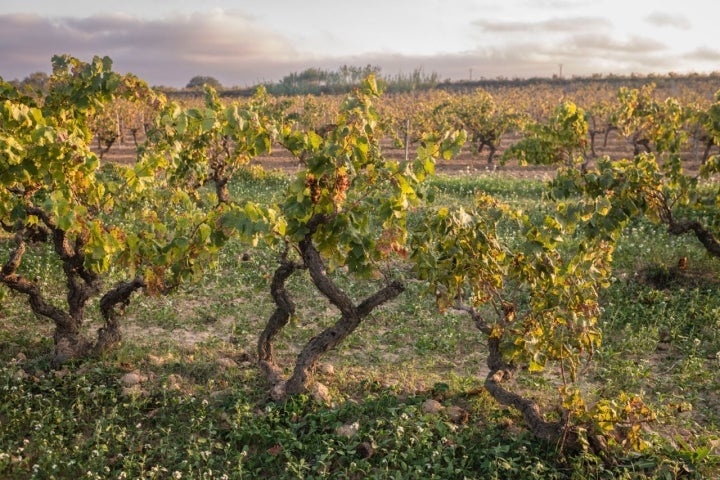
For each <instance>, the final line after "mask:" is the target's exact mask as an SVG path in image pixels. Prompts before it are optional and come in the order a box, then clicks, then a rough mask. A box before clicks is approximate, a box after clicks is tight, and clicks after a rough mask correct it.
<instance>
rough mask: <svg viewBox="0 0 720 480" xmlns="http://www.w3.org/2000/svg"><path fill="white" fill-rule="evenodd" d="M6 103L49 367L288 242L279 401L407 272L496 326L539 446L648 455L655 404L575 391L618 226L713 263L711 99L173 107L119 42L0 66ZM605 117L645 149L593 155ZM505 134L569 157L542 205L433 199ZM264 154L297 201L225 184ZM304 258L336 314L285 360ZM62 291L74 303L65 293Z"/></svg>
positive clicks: (493, 352) (498, 356)
mask: <svg viewBox="0 0 720 480" xmlns="http://www.w3.org/2000/svg"><path fill="white" fill-rule="evenodd" d="M0 101H1V102H2V105H1V106H0V226H1V227H2V232H4V233H0V247H1V249H2V253H1V254H0V255H2V256H1V257H0V262H2V269H1V270H0V283H2V285H3V286H4V287H3V288H2V289H1V290H0V298H3V297H4V296H8V295H14V296H22V297H24V298H26V299H27V301H28V306H29V308H30V310H31V311H32V312H33V313H34V314H36V315H38V316H40V317H43V318H46V319H47V320H48V321H49V322H51V323H52V324H53V325H54V345H55V350H54V353H53V362H54V363H55V364H62V363H65V362H68V361H69V360H73V359H81V358H84V357H87V356H89V355H97V354H102V353H103V352H105V351H106V350H108V349H110V348H112V347H113V346H115V345H116V344H117V343H118V342H119V341H120V339H121V338H122V328H121V322H122V318H123V316H122V314H123V311H124V310H125V309H126V308H128V307H129V306H130V304H131V300H132V298H133V295H136V294H147V295H150V296H156V295H164V294H168V293H169V292H171V291H172V290H173V289H174V288H176V287H177V286H178V285H181V284H183V283H185V282H190V281H193V280H194V279H196V278H198V277H200V276H202V275H203V274H204V272H206V271H207V270H208V268H212V265H213V261H214V260H215V259H216V258H217V254H218V252H219V251H221V249H222V248H223V246H224V245H225V244H226V243H227V242H228V241H229V240H231V239H235V240H236V239H240V240H242V241H245V242H247V244H248V248H252V246H253V245H257V244H258V243H263V244H265V245H267V246H268V247H269V248H272V249H273V251H274V252H275V253H276V255H275V261H276V264H275V265H274V267H273V270H274V274H273V276H272V280H271V285H270V292H269V295H270V296H271V297H272V299H273V301H274V305H275V308H274V311H273V313H272V315H271V316H270V318H269V319H268V320H267V323H266V325H265V328H264V330H263V332H262V334H261V335H260V337H259V338H258V341H257V363H258V367H259V368H260V370H261V371H262V372H263V373H264V374H265V376H266V377H267V380H268V386H269V390H270V391H271V392H272V396H273V398H275V399H276V400H282V399H284V398H286V397H287V396H290V395H295V394H298V393H301V392H305V391H307V390H308V389H309V388H311V386H312V384H313V382H314V378H313V373H314V370H315V367H316V365H317V363H318V360H319V358H320V357H321V356H322V355H323V354H325V353H326V352H327V351H329V350H331V349H333V348H334V347H336V346H337V345H338V344H340V343H341V342H343V340H345V339H346V338H347V337H348V336H349V335H351V334H352V333H353V331H354V330H355V329H356V328H357V327H358V326H359V325H360V324H361V323H362V322H363V319H365V318H366V317H368V315H370V314H371V313H372V312H373V311H374V310H375V309H377V308H380V307H381V306H382V305H383V304H386V303H387V302H391V301H392V300H393V299H394V298H396V297H398V296H399V295H402V294H403V292H404V290H405V285H406V284H407V282H408V281H417V282H423V283H424V284H425V285H426V286H427V288H426V291H427V294H428V295H430V296H433V297H434V298H435V299H436V301H437V308H438V311H439V312H442V311H444V310H447V309H455V310H458V311H460V312H465V313H466V314H467V317H468V320H469V321H471V322H473V323H474V325H475V326H476V327H477V329H478V331H479V332H480V333H481V334H482V335H483V337H484V338H485V342H486V346H487V364H488V368H489V373H488V375H487V378H486V379H485V387H486V389H487V391H488V392H489V393H490V394H491V395H492V396H493V397H494V398H495V399H496V400H497V401H498V402H500V403H502V404H504V405H508V406H511V407H513V408H515V409H517V410H518V411H519V412H521V413H522V415H523V417H524V419H525V422H526V425H527V427H528V428H529V429H530V430H531V431H532V432H533V433H535V434H536V435H537V436H539V437H541V438H543V439H545V440H548V441H550V442H553V443H556V444H558V445H561V446H562V447H563V448H565V449H567V450H569V451H577V450H580V449H591V450H593V451H595V452H598V453H607V452H608V451H609V449H612V448H615V447H626V448H633V447H639V446H640V445H641V443H642V441H641V439H640V429H639V427H638V426H639V425H640V424H641V423H642V422H643V421H645V420H647V419H649V418H651V417H652V412H651V411H650V410H649V409H648V408H647V407H645V405H644V404H643V402H642V400H641V399H640V398H639V397H638V396H635V395H623V396H622V397H621V398H613V399H609V398H585V393H584V392H582V391H581V389H580V388H579V387H578V379H579V377H580V376H581V374H582V372H583V370H584V367H585V366H586V365H587V363H588V362H590V361H591V360H592V358H593V353H594V351H595V350H596V349H597V347H598V345H599V343H600V341H601V337H602V332H601V331H600V329H599V327H598V318H599V316H600V314H601V311H602V308H601V300H600V298H601V297H600V293H601V291H602V289H603V288H604V287H606V286H607V285H608V282H609V279H610V277H611V274H612V255H613V249H614V246H615V244H616V242H617V240H618V238H619V237H620V236H621V235H622V233H623V228H624V227H625V226H626V225H627V223H628V222H629V221H630V219H631V218H632V217H635V216H638V215H647V216H649V217H650V218H653V219H656V220H657V221H658V222H663V223H664V224H666V225H667V228H668V231H669V232H670V233H672V234H678V235H679V234H685V233H692V234H694V235H695V236H696V237H697V239H698V240H699V241H700V242H701V243H702V245H704V246H705V247H706V249H707V250H708V252H709V253H710V254H711V255H715V256H720V243H718V240H717V239H716V237H715V236H714V234H713V232H714V229H715V228H716V227H717V225H715V224H705V223H702V222H701V220H700V219H703V218H705V219H706V218H717V216H716V215H714V214H713V213H716V212H717V208H718V203H717V201H718V198H720V197H717V192H716V191H713V190H712V189H707V188H704V187H703V181H704V180H708V179H711V178H712V177H713V175H715V174H716V173H717V170H718V167H719V166H720V160H718V158H719V157H717V156H715V155H713V151H714V150H713V149H714V148H717V146H718V145H719V144H720V98H715V99H708V100H707V101H705V102H704V103H703V102H700V101H693V102H691V103H689V104H681V103H680V101H679V100H678V99H676V98H668V99H667V100H659V99H657V98H656V96H655V95H654V91H653V87H652V86H648V87H647V88H643V89H640V90H629V89H621V90H620V91H619V92H618V94H617V97H616V98H615V99H614V100H607V101H603V102H600V101H598V102H597V103H593V104H592V105H590V106H588V107H586V108H581V107H579V106H577V105H576V104H575V103H573V102H571V101H568V100H560V101H559V102H558V103H556V104H555V106H553V108H551V109H549V110H544V111H540V109H539V105H537V104H536V105H534V104H533V103H527V104H526V105H523V104H521V103H520V102H514V103H513V104H512V105H511V104H510V103H508V102H505V103H501V102H496V101H495V100H494V98H493V96H491V95H490V94H489V93H487V92H485V91H476V92H472V93H469V94H465V95H455V96H450V95H447V94H437V95H436V96H434V97H433V96H431V97H428V98H426V99H425V100H424V101H412V99H411V98H409V97H403V96H398V97H390V98H388V99H384V98H382V96H381V93H380V91H379V89H378V87H377V84H376V82H375V79H374V78H373V77H368V78H367V79H366V80H365V81H364V82H363V84H362V85H361V86H360V87H359V88H358V89H357V90H356V91H355V92H354V94H352V95H349V96H347V97H345V98H342V99H337V98H332V99H331V100H326V99H322V98H321V99H317V98H315V99H313V98H311V97H308V98H301V99H295V100H291V99H278V98H273V97H270V96H269V95H267V94H266V93H265V92H263V91H262V90H260V91H258V92H257V94H256V95H255V96H254V97H252V98H251V99H247V100H243V101H233V102H222V101H221V100H220V99H219V98H218V96H217V95H216V94H215V92H214V91H213V90H212V89H210V88H208V89H206V91H205V97H204V99H203V101H202V103H198V104H195V105H181V104H178V103H176V102H172V101H168V100H167V99H166V98H164V97H163V96H162V95H158V94H156V93H155V92H153V91H152V89H150V88H148V87H147V85H146V84H145V83H144V82H143V81H141V80H139V79H138V78H136V77H135V76H133V75H120V74H118V73H116V72H114V71H113V70H112V64H111V61H110V59H108V58H95V59H93V60H92V61H91V62H90V63H84V62H82V61H80V60H78V59H75V58H72V57H69V56H57V57H55V58H54V59H53V74H52V76H51V80H50V84H49V91H48V93H47V95H46V96H45V97H44V98H38V97H37V96H35V95H33V94H32V92H24V91H19V90H18V89H17V88H16V87H14V86H12V85H11V84H9V83H6V82H1V83H0ZM330 103H331V105H330ZM533 105H534V106H535V107H538V108H535V109H533V108H532V107H533ZM121 119H122V120H121ZM121 124H122V125H124V127H123V128H129V129H130V130H129V131H130V132H131V137H132V141H133V144H134V145H135V147H136V151H137V155H136V158H135V159H134V161H133V162H131V163H130V164H118V163H110V162H103V161H101V157H102V154H103V152H104V151H106V149H109V148H110V147H111V146H112V144H113V142H115V141H117V140H118V139H119V138H120V137H122V135H124V133H123V132H124V130H123V128H120V125H121ZM613 130H616V131H617V132H619V133H620V134H622V136H623V137H624V138H627V139H628V141H629V142H631V144H632V145H633V148H634V149H635V152H634V153H635V154H634V155H633V156H631V157H630V158H626V159H611V158H609V157H596V156H595V148H596V145H595V143H594V142H595V139H596V138H599V137H598V135H599V136H600V137H602V136H603V135H607V134H608V132H611V131H613ZM508 132H516V133H517V134H518V135H519V137H520V138H519V140H518V141H517V142H515V143H513V144H512V145H511V146H510V147H509V148H507V149H505V151H504V152H503V153H502V155H501V157H500V159H499V160H498V161H500V162H504V161H508V160H511V159H516V160H518V161H519V162H521V163H525V164H545V165H549V164H552V165H557V167H558V170H557V176H556V177H555V179H554V180H553V181H552V182H551V183H550V184H549V186H548V190H547V194H548V196H549V197H550V198H552V199H553V200H554V202H553V208H552V209H551V210H550V211H548V212H545V213H543V214H542V215H540V214H537V213H536V212H535V213H533V214H528V213H526V212H523V211H521V210H518V209H516V208H513V207H512V206H510V205H506V204H503V203H502V202H499V201H498V200H496V199H494V198H493V197H491V196H489V195H486V194H480V195H479V196H478V197H477V199H476V202H475V205H474V206H473V207H472V208H459V207H458V208H452V207H448V206H436V205H434V204H433V191H432V189H430V188H429V187H428V185H427V180H428V179H429V178H431V177H432V176H433V175H434V174H435V168H436V163H437V162H440V161H448V160H450V161H451V159H452V158H453V156H455V155H457V154H458V152H459V151H460V149H461V148H463V145H464V144H465V143H466V141H467V142H469V143H472V145H473V147H474V148H476V149H477V150H482V149H483V148H485V147H487V148H488V149H489V150H490V155H489V158H490V161H495V160H494V155H495V152H496V151H497V149H498V147H499V142H500V141H501V140H502V139H503V138H504V136H505V135H507V134H508ZM388 139H391V140H392V141H394V142H395V143H396V144H398V145H401V146H403V147H404V148H405V152H406V153H405V155H404V156H403V157H404V158H390V157H388V156H386V154H385V152H384V145H386V143H384V142H386V141H387V140H388ZM693 141H695V142H700V144H701V145H702V146H703V147H702V149H701V153H702V154H701V155H700V157H699V160H698V162H699V170H697V169H695V170H693V172H694V173H692V174H690V173H687V172H686V170H685V166H686V164H687V162H688V159H687V158H686V156H684V154H685V153H686V152H687V150H688V145H689V144H692V142H693ZM274 149H282V150H284V151H286V152H287V153H288V154H289V155H291V156H292V157H294V158H295V159H297V162H298V165H299V168H298V171H297V173H295V175H294V177H293V179H292V181H291V182H290V184H289V186H288V187H287V190H286V191H285V192H284V195H283V196H282V197H281V198H280V199H279V200H278V201H277V202H273V203H268V204H263V203H258V202H256V201H255V200H254V199H252V198H235V197H234V196H233V195H232V193H231V189H230V188H229V185H230V184H231V183H232V181H233V178H234V176H236V175H237V174H238V173H239V172H241V171H242V170H243V169H246V168H248V165H249V164H250V162H251V161H252V160H254V159H256V158H258V157H261V156H263V155H267V154H269V153H270V152H271V151H273V150H274ZM411 149H412V153H411ZM696 166H698V165H696ZM708 212H710V214H708ZM48 255H49V256H52V257H54V259H55V260H54V262H56V264H57V267H58V268H56V269H48V270H47V272H48V278H38V277H35V276H32V275H31V274H29V273H28V271H27V269H26V267H25V263H26V259H27V258H28V257H30V256H48ZM338 272H342V273H343V275H350V276H352V277H353V278H355V279H356V283H355V284H356V285H362V286H363V287H362V291H363V292H364V293H363V295H362V296H360V297H359V295H358V293H357V292H356V291H347V290H346V289H344V288H343V287H342V286H341V284H340V283H339V282H338V281H337V279H336V274H337V273H338ZM298 274H307V275H308V276H309V279H310V281H311V282H312V284H313V285H314V287H315V288H316V289H317V291H318V292H319V293H320V294H322V295H323V296H324V297H325V298H326V299H327V300H328V302H329V304H330V305H332V307H333V308H334V309H336V311H337V321H336V322H335V323H334V324H333V325H331V326H330V327H328V328H327V329H325V330H324V331H321V332H319V333H318V334H317V335H316V336H314V337H313V338H312V339H311V340H310V341H309V342H308V343H307V344H306V345H304V346H302V348H300V351H299V354H298V355H297V358H296V361H295V364H294V365H291V366H289V368H287V366H284V365H279V364H278V360H277V358H276V355H275V348H276V345H275V339H276V337H277V335H278V333H279V332H280V331H281V330H282V329H283V328H284V327H285V326H286V325H287V324H288V322H289V321H290V319H291V318H293V317H294V315H295V310H296V307H297V306H296V304H297V302H301V301H303V300H302V299H298V298H295V297H294V296H293V293H292V291H291V289H290V288H288V280H289V279H290V278H291V277H293V276H294V275H298ZM58 289H64V290H63V291H64V300H63V302H58V301H57V299H56V297H53V294H54V292H57V290H58ZM98 299H99V302H98V305H99V309H100V315H101V317H102V319H103V322H104V325H103V327H102V328H101V329H100V330H99V331H98V332H97V335H96V336H95V337H92V338H91V337H90V336H89V335H88V333H87V332H86V331H85V327H84V325H85V324H86V320H87V316H88V313H87V309H88V308H89V307H90V306H91V305H95V303H93V302H94V301H95V300H98ZM309 307H312V306H309ZM438 318H439V319H440V318H441V317H440V316H438ZM438 321H441V320H438ZM479 348H480V347H479ZM541 371H550V372H557V374H555V373H553V376H554V377H556V378H555V381H556V382H557V385H558V390H557V391H558V395H559V396H558V398H557V401H556V403H555V404H554V405H539V404H538V403H537V402H536V401H534V400H532V399H529V398H526V397H524V396H521V395H519V394H518V393H516V392H515V391H514V390H513V388H512V380H513V379H514V378H516V377H517V376H518V375H532V374H533V373H534V372H541ZM284 372H290V374H289V375H284Z"/></svg>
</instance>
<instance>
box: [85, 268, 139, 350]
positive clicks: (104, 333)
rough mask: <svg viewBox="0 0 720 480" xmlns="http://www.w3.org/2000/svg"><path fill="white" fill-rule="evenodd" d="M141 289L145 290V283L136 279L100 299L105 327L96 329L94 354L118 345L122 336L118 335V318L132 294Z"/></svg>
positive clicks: (124, 283)
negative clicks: (96, 336)
mask: <svg viewBox="0 0 720 480" xmlns="http://www.w3.org/2000/svg"><path fill="white" fill-rule="evenodd" d="M141 288H145V281H144V280H143V279H141V278H136V279H134V280H131V281H129V282H122V283H120V284H118V285H117V286H116V287H115V288H113V289H112V290H110V291H109V292H107V293H106V294H105V295H103V296H102V298H101V299H100V313H101V314H102V317H103V319H104V320H105V326H103V327H102V328H99V329H98V338H97V341H96V342H95V346H94V347H93V351H94V353H96V354H99V353H103V352H106V351H107V350H110V349H111V348H113V347H115V346H116V345H117V344H119V343H120V341H121V340H122V334H121V333H120V322H119V318H120V317H121V316H122V314H123V312H124V310H125V307H126V306H127V305H128V304H129V303H130V297H131V296H132V294H133V293H134V292H135V291H137V290H140V289H141ZM118 309H119V311H118Z"/></svg>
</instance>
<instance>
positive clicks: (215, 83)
mask: <svg viewBox="0 0 720 480" xmlns="http://www.w3.org/2000/svg"><path fill="white" fill-rule="evenodd" d="M205 85H207V86H209V87H212V88H214V89H215V90H222V89H223V86H222V83H220V81H219V80H217V79H216V78H214V77H210V76H206V75H196V76H194V77H192V78H191V79H190V81H189V82H188V83H187V85H185V88H189V89H201V88H203V87H205Z"/></svg>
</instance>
